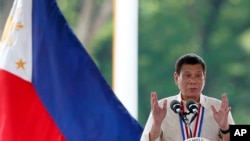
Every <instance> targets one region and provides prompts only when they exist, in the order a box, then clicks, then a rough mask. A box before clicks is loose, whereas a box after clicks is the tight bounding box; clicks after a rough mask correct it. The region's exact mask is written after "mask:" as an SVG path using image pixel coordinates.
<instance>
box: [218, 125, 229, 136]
mask: <svg viewBox="0 0 250 141" xmlns="http://www.w3.org/2000/svg"><path fill="white" fill-rule="evenodd" d="M220 132H221V133H222V134H227V133H229V132H230V126H228V129H226V130H224V129H221V128H220Z"/></svg>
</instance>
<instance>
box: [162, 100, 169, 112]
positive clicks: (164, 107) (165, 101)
mask: <svg viewBox="0 0 250 141" xmlns="http://www.w3.org/2000/svg"><path fill="white" fill-rule="evenodd" d="M167 102H168V101H167V100H164V102H163V107H162V108H163V109H164V110H166V109H167Z"/></svg>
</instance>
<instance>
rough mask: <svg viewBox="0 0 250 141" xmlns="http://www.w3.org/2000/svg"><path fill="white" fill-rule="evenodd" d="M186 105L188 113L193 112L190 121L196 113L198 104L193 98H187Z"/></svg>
mask: <svg viewBox="0 0 250 141" xmlns="http://www.w3.org/2000/svg"><path fill="white" fill-rule="evenodd" d="M186 107H187V109H188V111H189V112H190V113H193V114H194V115H193V116H192V118H191V120H190V123H192V122H193V120H194V119H195V117H196V116H197V114H198V106H197V104H196V103H195V102H194V101H193V100H189V101H187V102H186Z"/></svg>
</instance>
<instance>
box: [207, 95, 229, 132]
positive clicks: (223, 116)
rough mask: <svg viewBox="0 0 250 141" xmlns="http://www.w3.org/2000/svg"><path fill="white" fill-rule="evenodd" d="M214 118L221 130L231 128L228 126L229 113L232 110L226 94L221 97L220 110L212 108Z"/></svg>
mask: <svg viewBox="0 0 250 141" xmlns="http://www.w3.org/2000/svg"><path fill="white" fill-rule="evenodd" d="M211 109H212V112H213V116H214V119H215V121H216V122H217V124H218V125H219V126H220V128H221V129H223V130H226V129H228V128H229V124H228V113H229V111H230V110H231V107H229V105H228V98H227V95H226V94H225V93H224V94H222V96H221V104H220V108H219V109H218V110H216V109H215V107H214V106H213V105H212V106H211Z"/></svg>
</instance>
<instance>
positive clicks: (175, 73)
mask: <svg viewBox="0 0 250 141" xmlns="http://www.w3.org/2000/svg"><path fill="white" fill-rule="evenodd" d="M178 79H179V75H178V73H177V72H174V81H175V84H176V85H178Z"/></svg>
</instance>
